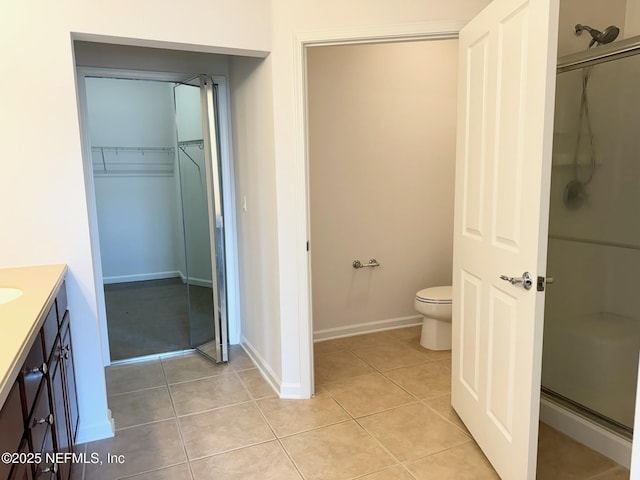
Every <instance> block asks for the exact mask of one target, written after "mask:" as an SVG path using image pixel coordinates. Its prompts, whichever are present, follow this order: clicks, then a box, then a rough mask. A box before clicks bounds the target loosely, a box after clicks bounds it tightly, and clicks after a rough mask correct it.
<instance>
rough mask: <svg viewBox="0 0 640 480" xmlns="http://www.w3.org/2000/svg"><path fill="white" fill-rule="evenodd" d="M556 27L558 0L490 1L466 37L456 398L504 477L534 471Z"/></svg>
mask: <svg viewBox="0 0 640 480" xmlns="http://www.w3.org/2000/svg"><path fill="white" fill-rule="evenodd" d="M557 34H558V0H535V1H533V0H531V1H523V0H494V1H493V2H492V3H491V4H490V5H489V6H488V7H487V8H486V9H485V10H484V11H483V12H481V13H480V15H478V16H477V17H476V18H475V19H473V20H472V21H471V22H470V23H469V24H468V25H467V26H466V27H465V28H464V29H463V30H462V31H461V33H460V41H459V48H460V54H459V56H460V58H459V62H460V63H459V90H458V102H459V109H458V138H457V159H456V203H455V220H454V229H455V230H454V260H453V263H454V265H453V347H452V348H453V355H452V404H453V406H454V408H455V409H456V411H457V412H458V414H459V415H460V417H461V418H462V420H463V421H464V423H465V424H466V425H467V427H468V429H469V431H470V432H471V434H472V435H473V436H474V438H475V440H476V441H477V443H478V445H479V446H480V448H482V450H483V451H484V453H485V455H486V456H487V458H488V459H489V460H490V461H491V463H492V464H493V466H494V468H495V469H496V471H497V472H498V474H499V475H500V476H501V477H502V478H503V479H506V480H509V479H514V480H524V479H534V478H535V471H536V454H537V438H538V414H539V401H540V372H541V364H542V328H543V320H544V319H543V313H544V312H543V311H544V293H543V292H538V291H537V288H536V287H537V285H536V279H537V277H538V276H542V277H544V275H545V273H544V271H545V268H546V248H547V230H548V215H549V185H550V168H551V149H552V137H553V108H554V88H555V67H556V45H557ZM525 271H528V272H530V273H531V276H532V277H533V286H532V288H531V289H530V290H526V289H525V288H523V284H522V283H520V284H515V285H512V284H511V283H509V282H507V281H504V280H501V279H500V276H501V275H507V276H510V277H521V276H522V274H523V272H525Z"/></svg>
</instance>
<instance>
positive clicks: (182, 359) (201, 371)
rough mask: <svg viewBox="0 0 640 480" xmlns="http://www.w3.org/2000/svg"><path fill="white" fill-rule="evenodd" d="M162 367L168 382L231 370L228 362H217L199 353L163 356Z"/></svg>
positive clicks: (194, 378)
mask: <svg viewBox="0 0 640 480" xmlns="http://www.w3.org/2000/svg"><path fill="white" fill-rule="evenodd" d="M162 368H163V369H164V373H165V375H166V376H167V382H168V383H178V382H186V381H189V380H198V379H200V378H205V377H212V376H214V375H221V374H223V373H229V372H230V368H229V365H228V364H226V363H222V364H216V363H214V362H213V361H212V360H210V359H208V358H206V357H204V356H203V355H200V354H198V353H189V354H186V355H179V356H172V357H167V358H163V359H162Z"/></svg>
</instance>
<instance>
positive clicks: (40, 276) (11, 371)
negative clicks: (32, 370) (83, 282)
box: [0, 265, 67, 405]
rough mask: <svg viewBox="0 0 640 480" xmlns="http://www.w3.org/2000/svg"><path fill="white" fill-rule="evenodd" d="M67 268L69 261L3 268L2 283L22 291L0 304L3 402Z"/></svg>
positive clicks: (0, 390) (0, 394) (0, 398)
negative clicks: (64, 263)
mask: <svg viewBox="0 0 640 480" xmlns="http://www.w3.org/2000/svg"><path fill="white" fill-rule="evenodd" d="M66 272H67V266H66V265H42V266H35V267H18V268H0V287H12V288H19V289H20V290H22V292H23V293H22V295H21V296H20V297H18V298H16V299H15V300H13V301H10V302H8V303H5V304H2V305H0V405H2V404H4V401H5V400H6V398H7V395H9V391H10V390H11V387H12V386H13V382H15V380H16V378H17V377H18V373H19V371H20V368H21V367H22V364H23V363H24V361H25V358H26V357H27V354H28V353H29V349H30V347H31V345H32V343H33V340H34V338H35V336H36V334H37V333H38V331H39V330H40V327H42V324H43V322H44V320H45V318H46V315H47V313H49V309H50V308H51V306H52V305H53V302H54V300H55V295H54V294H55V292H57V290H58V288H59V287H60V285H62V281H63V280H64V276H65V274H66Z"/></svg>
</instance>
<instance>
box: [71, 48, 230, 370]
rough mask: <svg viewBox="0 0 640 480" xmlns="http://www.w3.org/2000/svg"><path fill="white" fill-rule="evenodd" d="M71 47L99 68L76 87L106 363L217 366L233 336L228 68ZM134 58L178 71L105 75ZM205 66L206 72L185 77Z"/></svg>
mask: <svg viewBox="0 0 640 480" xmlns="http://www.w3.org/2000/svg"><path fill="white" fill-rule="evenodd" d="M76 43H77V44H78V43H79V44H80V45H79V46H78V45H76V57H77V59H78V58H79V59H80V61H79V62H78V64H80V63H81V62H83V61H84V63H85V64H87V63H89V64H92V65H96V64H97V65H100V66H99V67H80V66H79V68H78V83H79V91H80V93H81V95H80V98H81V112H82V127H83V134H84V142H85V145H84V149H85V171H86V175H85V176H86V179H87V190H88V203H89V210H90V212H91V220H92V223H93V225H92V233H93V235H94V238H93V239H92V241H93V253H94V256H95V259H97V260H99V261H96V260H95V259H94V266H95V267H96V271H97V275H96V276H97V277H98V278H96V283H97V284H98V285H97V286H98V291H99V292H100V293H101V294H103V296H102V298H99V306H98V307H99V312H100V313H101V314H102V315H101V317H102V319H101V320H102V322H101V323H102V333H103V351H104V352H105V353H104V355H103V357H104V360H105V364H106V365H108V364H109V363H111V362H116V361H130V360H132V359H133V360H138V359H141V358H148V357H149V356H157V355H160V354H166V353H173V352H181V351H185V350H192V349H195V350H197V351H199V352H200V353H202V354H203V355H205V356H207V357H209V358H211V359H212V360H214V361H216V362H221V361H226V360H227V359H228V345H229V344H230V343H238V337H239V334H238V325H237V310H238V308H237V253H236V252H237V247H236V243H237V242H236V229H235V212H234V208H235V201H234V182H233V163H232V160H231V152H230V132H229V118H228V92H227V79H226V76H225V75H224V73H225V65H226V60H225V59H224V56H219V55H204V54H202V57H203V58H201V59H200V65H199V64H198V62H197V61H196V62H194V58H193V55H196V56H197V55H198V54H191V56H186V57H182V56H181V55H180V54H181V53H183V54H186V52H170V53H169V54H168V55H163V54H162V51H159V52H158V51H157V50H158V49H146V48H144V49H141V48H136V47H120V46H104V45H100V44H90V43H88V42H76ZM105 49H106V51H107V52H108V53H107V54H105V53H104V52H105ZM142 50H144V51H145V53H146V52H150V54H149V55H148V56H149V57H151V58H153V57H154V55H156V56H158V58H156V62H155V63H160V64H161V63H162V62H158V61H157V60H158V59H159V58H163V59H164V61H165V62H166V63H167V65H168V66H171V65H174V66H175V65H176V59H182V65H180V66H181V67H183V68H180V70H183V69H184V70H185V73H167V72H144V71H139V70H129V69H126V68H125V69H117V70H115V69H113V68H109V67H111V66H113V65H114V64H116V65H117V66H120V65H123V66H125V67H127V66H128V64H129V63H133V62H132V60H134V61H135V59H136V58H138V59H140V58H142V56H141V55H140V54H141V51H142ZM109 52H110V53H109ZM145 58H147V56H145ZM83 59H84V60H83ZM212 60H213V61H212ZM147 61H148V59H147ZM203 62H204V63H205V64H207V63H208V64H209V67H210V69H209V71H211V70H214V71H215V73H214V74H195V75H194V74H193V73H188V72H189V70H190V69H189V70H187V69H186V68H184V67H185V64H186V65H190V67H191V68H193V69H194V70H192V72H193V71H195V72H198V71H207V70H206V69H205V70H203V69H202V65H201V64H202V63H203ZM152 63H153V62H152ZM105 64H106V65H105ZM196 68H197V69H198V70H196ZM216 70H217V71H216ZM220 73H222V74H223V75H220ZM82 103H84V105H82ZM98 263H99V265H98ZM229 334H231V335H229Z"/></svg>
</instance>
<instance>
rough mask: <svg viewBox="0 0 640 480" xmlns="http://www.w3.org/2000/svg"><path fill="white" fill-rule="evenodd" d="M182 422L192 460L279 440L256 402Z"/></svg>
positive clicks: (187, 417) (183, 434)
mask: <svg viewBox="0 0 640 480" xmlns="http://www.w3.org/2000/svg"><path fill="white" fill-rule="evenodd" d="M178 421H179V422H180V429H181V431H182V437H183V438H184V444H185V446H186V448H187V454H188V455H189V458H190V459H195V458H201V457H205V456H208V455H214V454H217V453H222V452H226V451H228V450H233V449H236V448H242V447H247V446H249V445H255V444H256V443H260V442H266V441H268V440H272V439H274V438H275V437H274V435H273V432H272V431H271V429H270V428H269V426H268V425H267V423H266V422H265V421H264V418H262V415H260V412H259V411H258V409H257V408H256V406H255V405H254V404H253V402H247V403H242V404H240V405H233V406H231V407H225V408H219V409H217V410H211V411H209V412H204V413H198V414H195V415H188V416H186V417H180V418H179V419H178Z"/></svg>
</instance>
